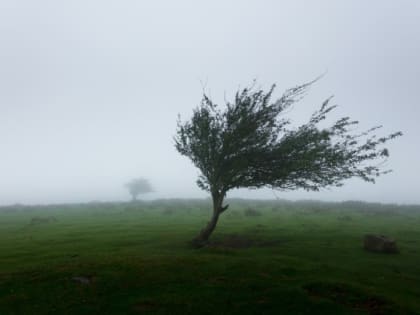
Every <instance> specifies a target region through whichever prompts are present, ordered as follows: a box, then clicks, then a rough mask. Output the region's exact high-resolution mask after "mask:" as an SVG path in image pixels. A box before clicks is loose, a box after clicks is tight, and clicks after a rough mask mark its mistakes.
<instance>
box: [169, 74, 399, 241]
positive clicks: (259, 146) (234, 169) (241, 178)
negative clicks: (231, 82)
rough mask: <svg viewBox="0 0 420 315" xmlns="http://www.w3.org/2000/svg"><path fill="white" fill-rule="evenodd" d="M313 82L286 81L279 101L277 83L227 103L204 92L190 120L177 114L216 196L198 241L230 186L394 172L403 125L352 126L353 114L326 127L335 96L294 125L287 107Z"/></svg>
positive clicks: (190, 153) (326, 181)
mask: <svg viewBox="0 0 420 315" xmlns="http://www.w3.org/2000/svg"><path fill="white" fill-rule="evenodd" d="M313 82H315V81H312V82H309V83H306V84H303V85H300V86H296V87H294V88H291V89H288V90H286V91H285V92H284V94H283V95H282V96H281V97H280V98H278V99H276V100H274V101H272V100H271V99H272V94H273V91H274V88H275V85H273V86H272V87H271V89H270V90H268V91H267V92H265V91H263V90H259V89H255V88H254V87H251V88H244V89H242V90H240V91H238V92H237V93H236V95H235V99H234V100H233V102H232V103H230V102H227V104H226V106H225V107H224V108H220V107H218V106H217V105H216V104H215V103H214V102H213V101H212V100H211V99H210V98H209V97H208V96H207V95H206V94H204V95H203V99H202V101H201V104H200V105H199V106H198V107H197V108H196V109H194V111H193V115H192V118H191V119H190V120H189V121H185V122H183V121H181V119H180V118H179V119H178V127H177V133H176V135H175V146H176V149H177V150H178V152H179V153H181V154H182V155H184V156H186V157H188V158H189V159H190V160H191V161H192V162H193V164H194V165H195V166H196V167H197V168H198V169H199V170H200V175H199V178H198V180H197V184H198V186H199V187H200V188H201V189H203V190H205V191H207V192H209V193H210V195H211V197H212V200H213V214H212V217H211V219H210V221H209V222H208V224H207V225H206V226H205V227H204V229H202V230H201V232H200V233H199V234H198V236H197V237H196V238H195V239H194V240H193V244H194V245H196V246H202V245H204V244H206V243H207V241H208V239H209V237H210V235H211V234H212V232H213V231H214V229H215V227H216V224H217V221H218V219H219V216H220V215H221V214H222V213H223V212H225V211H226V210H227V209H228V205H224V204H223V201H224V198H225V197H226V193H227V192H228V191H229V190H231V189H235V188H260V187H269V188H271V189H275V190H293V189H299V188H303V189H305V190H312V191H317V190H319V189H320V188H322V187H328V186H342V185H343V181H344V180H346V179H349V178H352V177H359V178H361V179H362V180H364V181H367V182H372V183H373V182H374V181H375V178H376V177H378V176H380V175H382V174H385V173H388V172H390V170H387V169H383V162H384V160H385V159H386V158H387V157H388V156H389V152H388V149H386V148H384V146H383V145H384V144H385V143H386V142H387V141H388V140H391V139H394V138H395V137H398V136H400V135H402V133H401V132H395V133H392V134H390V135H387V136H384V137H377V136H376V135H375V134H374V133H375V131H377V130H378V129H379V128H381V126H377V127H373V128H371V129H369V130H366V131H364V132H361V133H354V131H353V130H355V126H356V125H357V124H358V121H355V120H351V119H350V118H349V117H343V118H340V119H338V120H337V121H335V122H334V123H332V124H330V125H329V127H322V126H320V123H321V122H322V121H324V120H325V118H326V117H327V115H328V114H329V113H330V112H331V111H332V110H333V109H334V108H335V107H336V106H335V105H330V100H331V98H329V99H327V100H326V101H324V102H323V104H322V106H321V107H320V108H319V110H317V111H315V112H314V113H313V114H312V115H311V116H310V117H309V119H308V121H307V122H306V123H304V124H303V125H300V126H298V127H295V128H291V127H290V123H291V122H290V120H289V119H287V118H285V117H283V115H282V114H284V113H285V111H286V110H287V109H290V107H291V105H292V104H294V103H296V102H297V101H299V100H300V99H301V98H302V97H303V95H304V93H305V92H306V91H307V89H308V88H309V87H310V86H311V85H312V83H313Z"/></svg>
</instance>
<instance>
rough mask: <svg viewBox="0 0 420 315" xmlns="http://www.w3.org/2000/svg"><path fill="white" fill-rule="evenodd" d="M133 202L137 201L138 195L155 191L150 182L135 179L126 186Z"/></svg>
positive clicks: (143, 179)
mask: <svg viewBox="0 0 420 315" xmlns="http://www.w3.org/2000/svg"><path fill="white" fill-rule="evenodd" d="M125 187H126V188H127V189H128V191H129V193H130V195H131V197H132V199H133V201H136V200H137V197H138V195H140V194H145V193H149V192H152V191H153V188H152V186H151V185H150V183H149V181H148V180H147V179H145V178H135V179H132V180H131V181H129V182H128V183H127V184H125Z"/></svg>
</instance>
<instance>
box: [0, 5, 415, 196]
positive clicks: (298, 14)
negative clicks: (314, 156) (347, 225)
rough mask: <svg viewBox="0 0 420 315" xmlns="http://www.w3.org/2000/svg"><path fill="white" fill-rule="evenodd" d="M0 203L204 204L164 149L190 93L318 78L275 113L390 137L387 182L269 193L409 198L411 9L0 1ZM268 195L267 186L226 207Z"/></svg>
mask: <svg viewBox="0 0 420 315" xmlns="http://www.w3.org/2000/svg"><path fill="white" fill-rule="evenodd" d="M0 45H1V47H0V148H1V149H0V154H1V155H0V204H11V203H18V202H19V203H50V202H85V201H90V200H104V201H106V200H123V199H127V200H128V199H129V194H128V193H127V192H126V191H125V188H124V187H123V184H124V183H125V182H127V181H128V180H130V179H131V178H133V177H138V176H142V177H146V178H149V179H150V181H151V183H152V185H153V186H154V188H155V190H156V192H155V193H153V194H149V195H148V196H147V198H149V199H150V198H173V197H178V198H186V197H206V196H207V195H206V193H205V192H202V191H200V190H199V188H198V187H197V186H196V184H195V181H196V178H197V175H198V170H197V169H195V168H194V166H193V165H192V164H191V162H190V161H189V160H188V159H186V158H185V157H182V156H180V155H179V154H178V153H177V152H176V150H175V148H174V142H173V136H174V134H175V130H176V119H177V115H178V113H180V114H181V116H182V118H183V119H188V118H189V117H190V115H191V113H192V109H193V108H194V107H195V106H197V105H198V104H199V102H200V99H201V95H202V91H203V87H205V88H206V90H207V91H208V92H209V93H210V95H211V97H212V98H213V99H214V100H215V101H217V102H218V103H219V104H223V103H224V99H225V98H226V99H232V97H233V95H234V93H235V91H236V90H237V89H238V87H244V86H246V85H249V84H250V83H251V82H252V80H253V79H257V80H258V83H259V85H261V86H262V87H264V88H268V87H269V86H270V85H271V84H272V83H277V89H276V92H275V95H276V96H280V95H281V93H282V92H283V91H284V89H286V88H289V87H292V86H294V85H297V84H301V83H304V82H307V81H309V80H312V79H313V78H315V77H317V76H318V75H320V74H323V73H326V75H325V76H324V77H323V79H322V80H320V81H319V82H318V83H316V84H315V85H314V86H313V87H312V88H311V90H310V92H309V93H308V95H307V96H306V98H305V99H304V100H303V101H302V102H300V103H298V104H296V105H295V106H294V109H293V111H292V113H291V115H292V117H293V118H294V119H295V121H296V123H299V122H303V121H305V120H306V119H307V118H308V117H309V114H310V113H311V112H313V111H314V110H316V109H317V108H319V106H320V104H321V103H322V101H323V100H324V99H326V98H327V97H329V96H330V95H334V102H335V103H337V104H338V105H339V107H338V108H337V109H336V110H335V112H334V114H333V115H332V117H331V120H330V121H332V119H333V118H334V117H336V118H337V117H341V116H347V115H349V116H350V117H352V118H354V119H357V120H360V122H361V124H360V131H361V130H363V129H364V128H369V127H371V126H374V125H378V124H383V125H384V128H383V129H382V130H380V133H381V134H382V135H386V134H388V133H390V132H393V131H397V130H401V131H402V132H403V133H404V136H403V137H401V138H398V139H396V141H394V142H392V143H390V144H389V145H388V147H389V149H390V153H391V156H390V159H389V161H388V162H387V164H386V167H388V168H391V169H393V170H394V172H393V173H391V174H388V175H385V176H383V177H380V178H378V181H377V183H376V184H375V185H372V184H369V183H364V182H362V181H361V180H350V181H348V182H347V183H346V184H345V186H344V187H341V188H332V189H328V190H323V191H321V192H318V193H312V192H311V193H308V192H305V191H296V192H277V193H276V194H277V196H278V197H280V198H289V199H297V198H299V199H300V198H304V199H322V200H349V199H357V200H367V201H378V202H397V203H420V194H419V192H420V190H419V186H418V184H417V182H418V175H419V174H420V166H419V160H420V159H419V158H420V148H419V140H418V137H419V132H420V127H419V124H418V120H419V116H420V109H419V94H418V93H419V88H420V86H419V84H420V80H419V75H420V59H419V56H420V2H419V1H416V0H412V1H384V0H377V1H363V0H358V1H354V0H352V1H335V0H331V1H296V0H293V1H275V0H273V1H268V0H266V1H257V0H255V1H244V0H242V1H234V0H232V1H221V0H220V1H219V0H217V1H216V0H213V1H197V0H195V1H193V0H190V1H186V0H178V1H169V0H168V1H134V0H132V1H128V0H120V1H103V0H102V1H99V0H90V1H89V0H83V1H80V0H78V1H74V0H73V1H54V0H51V1H44V0H38V1H31V0H27V1H19V0H9V1H7V0H0ZM229 196H230V197H247V198H273V193H272V192H271V191H270V190H267V189H262V190H257V191H255V190H253V191H249V190H239V191H233V192H231V193H229V195H228V197H229Z"/></svg>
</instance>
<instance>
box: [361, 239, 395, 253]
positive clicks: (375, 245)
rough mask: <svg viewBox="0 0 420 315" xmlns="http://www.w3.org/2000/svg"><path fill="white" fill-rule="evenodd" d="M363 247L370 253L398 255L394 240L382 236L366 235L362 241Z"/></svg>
mask: <svg viewBox="0 0 420 315" xmlns="http://www.w3.org/2000/svg"><path fill="white" fill-rule="evenodd" d="M363 247H364V249H365V250H367V251H370V252H376V253H388V254H395V253H398V248H397V244H396V242H395V240H393V239H391V238H389V237H387V236H384V235H374V234H366V235H365V237H364V240H363Z"/></svg>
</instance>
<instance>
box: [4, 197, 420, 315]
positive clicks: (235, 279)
mask: <svg viewBox="0 0 420 315" xmlns="http://www.w3.org/2000/svg"><path fill="white" fill-rule="evenodd" d="M229 203H230V204H231V207H230V208H229V210H228V211H227V212H226V213H225V214H223V215H222V217H221V220H220V222H219V225H218V227H217V229H216V231H215V233H214V235H213V238H212V240H213V242H212V244H211V245H210V246H208V247H205V248H202V249H199V250H197V249H192V248H190V247H189V246H188V241H189V240H190V239H191V238H192V237H193V236H195V234H196V233H197V232H198V231H199V230H200V229H201V228H202V227H203V226H204V224H205V223H206V222H207V220H208V218H209V214H210V213H209V209H210V204H209V203H208V201H203V200H160V201H153V202H138V203H90V204H83V205H60V206H59V205H57V206H39V207H38V206H37V207H35V206H32V207H23V206H18V205H16V206H13V207H3V208H0V314H1V315H6V314H25V315H26V314H420V248H419V246H420V206H396V205H380V204H366V203H359V202H346V203H321V202H287V201H244V200H231V201H230V202H229ZM366 233H378V234H385V235H388V236H390V237H393V238H395V239H396V240H397V244H398V247H399V249H400V253H399V254H393V255H392V254H375V253H370V252H366V251H364V250H363V248H362V238H363V235H364V234H366Z"/></svg>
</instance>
